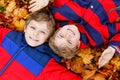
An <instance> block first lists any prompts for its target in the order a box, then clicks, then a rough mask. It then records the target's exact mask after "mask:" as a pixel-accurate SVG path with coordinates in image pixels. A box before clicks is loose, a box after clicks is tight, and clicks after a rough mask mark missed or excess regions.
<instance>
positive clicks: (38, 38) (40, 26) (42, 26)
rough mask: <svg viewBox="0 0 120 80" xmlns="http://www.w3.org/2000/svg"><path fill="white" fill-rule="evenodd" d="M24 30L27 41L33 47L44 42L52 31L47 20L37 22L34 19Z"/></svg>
mask: <svg viewBox="0 0 120 80" xmlns="http://www.w3.org/2000/svg"><path fill="white" fill-rule="evenodd" d="M24 32H25V39H26V42H27V43H28V45H30V46H32V47H36V46H39V45H41V44H43V43H44V42H45V41H46V40H47V38H48V36H49V33H50V31H49V30H48V28H47V22H36V21H34V20H32V21H30V23H29V24H28V25H27V26H26V27H25V29H24Z"/></svg>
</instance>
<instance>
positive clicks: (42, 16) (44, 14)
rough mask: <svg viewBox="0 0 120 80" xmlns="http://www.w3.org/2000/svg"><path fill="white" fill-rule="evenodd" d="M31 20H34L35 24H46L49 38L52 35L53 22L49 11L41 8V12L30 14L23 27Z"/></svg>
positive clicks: (53, 29)
mask: <svg viewBox="0 0 120 80" xmlns="http://www.w3.org/2000/svg"><path fill="white" fill-rule="evenodd" d="M31 20H34V21H37V22H41V21H45V22H47V25H48V26H47V28H48V30H49V31H50V34H49V37H51V36H52V34H53V33H54V31H55V20H54V18H53V16H52V13H51V11H49V10H48V9H47V8H43V9H41V10H38V11H36V12H33V13H31V14H30V16H29V17H28V19H27V20H26V23H25V25H26V26H27V25H28V24H29V22H30V21H31ZM49 37H48V38H49Z"/></svg>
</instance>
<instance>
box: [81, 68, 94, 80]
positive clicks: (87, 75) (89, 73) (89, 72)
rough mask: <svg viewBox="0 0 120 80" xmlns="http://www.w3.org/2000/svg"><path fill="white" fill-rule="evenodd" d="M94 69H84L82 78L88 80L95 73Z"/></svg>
mask: <svg viewBox="0 0 120 80" xmlns="http://www.w3.org/2000/svg"><path fill="white" fill-rule="evenodd" d="M95 73H96V70H84V72H83V74H82V76H83V80H89V78H91V77H92V76H93V75H95Z"/></svg>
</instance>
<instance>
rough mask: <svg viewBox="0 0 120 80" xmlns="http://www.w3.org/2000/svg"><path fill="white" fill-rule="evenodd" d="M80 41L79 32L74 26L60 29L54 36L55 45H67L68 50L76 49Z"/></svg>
mask: <svg viewBox="0 0 120 80" xmlns="http://www.w3.org/2000/svg"><path fill="white" fill-rule="evenodd" d="M79 39H80V32H79V30H78V28H77V27H76V26H75V25H66V26H63V27H62V28H60V30H59V31H58V32H57V33H56V36H55V45H56V46H61V45H67V46H68V47H69V48H71V49H73V48H75V47H78V45H79V42H80V41H79Z"/></svg>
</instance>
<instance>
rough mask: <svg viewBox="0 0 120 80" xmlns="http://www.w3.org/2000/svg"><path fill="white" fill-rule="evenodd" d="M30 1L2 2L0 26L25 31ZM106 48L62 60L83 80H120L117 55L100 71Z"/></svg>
mask: <svg viewBox="0 0 120 80" xmlns="http://www.w3.org/2000/svg"><path fill="white" fill-rule="evenodd" d="M28 1H29V0H0V24H2V25H4V26H5V27H8V28H10V29H13V30H18V31H23V28H24V24H25V20H26V19H27V17H28V16H29V12H28V9H27V7H28ZM51 1H53V0H51ZM105 48H106V47H105V46H104V47H99V48H88V49H81V50H79V51H78V54H77V56H75V57H74V58H73V59H71V60H66V59H62V63H63V65H64V66H65V67H67V69H69V70H70V71H73V72H74V73H77V74H78V75H80V76H82V77H83V80H119V79H120V74H119V73H120V55H118V54H115V56H114V57H113V58H112V60H111V61H110V62H109V63H108V64H107V65H105V66H104V67H103V68H101V69H98V65H97V62H98V59H99V57H100V55H101V53H102V52H103V50H104V49H105Z"/></svg>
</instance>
